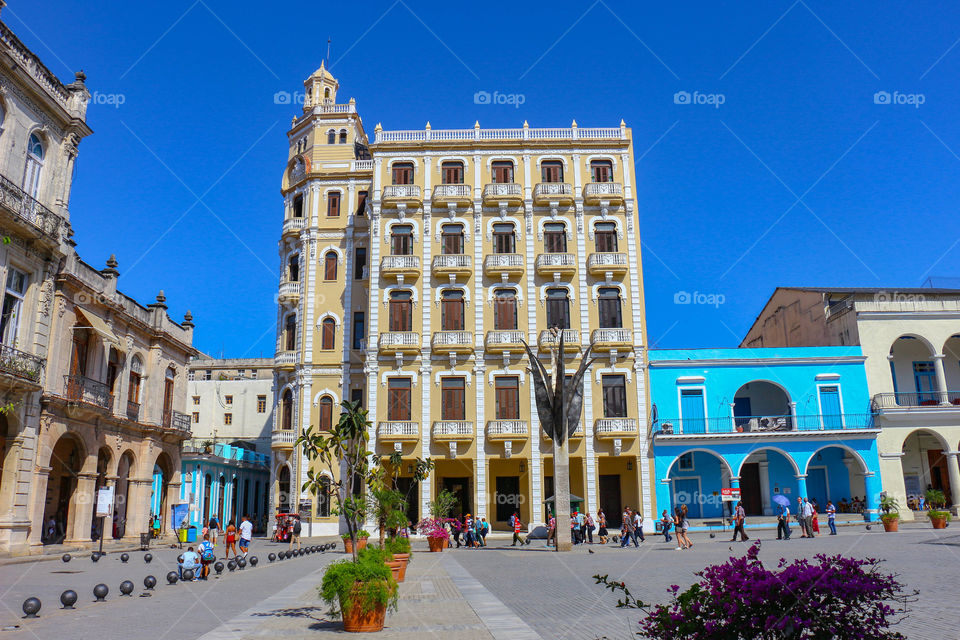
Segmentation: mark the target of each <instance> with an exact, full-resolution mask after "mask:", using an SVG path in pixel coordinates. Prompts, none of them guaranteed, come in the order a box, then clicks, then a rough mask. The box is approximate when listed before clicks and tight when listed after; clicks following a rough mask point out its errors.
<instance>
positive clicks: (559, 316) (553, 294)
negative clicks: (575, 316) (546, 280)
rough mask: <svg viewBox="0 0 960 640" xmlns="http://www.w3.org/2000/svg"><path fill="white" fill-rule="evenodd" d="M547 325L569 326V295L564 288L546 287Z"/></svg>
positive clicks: (552, 326) (565, 327) (561, 327)
mask: <svg viewBox="0 0 960 640" xmlns="http://www.w3.org/2000/svg"><path fill="white" fill-rule="evenodd" d="M547 327H548V328H550V329H552V328H554V327H557V328H560V329H569V328H570V297H569V296H568V295H567V290H566V289H560V288H557V289H547Z"/></svg>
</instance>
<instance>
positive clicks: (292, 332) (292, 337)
mask: <svg viewBox="0 0 960 640" xmlns="http://www.w3.org/2000/svg"><path fill="white" fill-rule="evenodd" d="M296 348H297V316H296V315H294V314H292V313H291V314H290V315H289V316H287V324H286V327H285V329H284V350H285V351H293V350H294V349H296Z"/></svg>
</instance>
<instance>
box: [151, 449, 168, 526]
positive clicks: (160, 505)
mask: <svg viewBox="0 0 960 640" xmlns="http://www.w3.org/2000/svg"><path fill="white" fill-rule="evenodd" d="M172 479H173V462H172V461H171V460H170V456H168V455H167V454H166V452H161V453H160V455H159V456H157V461H156V462H155V463H154V464H153V495H152V496H151V497H150V513H152V514H153V515H155V516H157V517H159V518H160V531H161V533H163V532H164V531H166V530H167V522H169V517H170V515H171V514H169V513H168V512H169V507H168V504H169V502H168V497H167V492H168V491H169V489H170V481H171V480H172Z"/></svg>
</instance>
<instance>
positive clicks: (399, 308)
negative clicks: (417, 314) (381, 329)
mask: <svg viewBox="0 0 960 640" xmlns="http://www.w3.org/2000/svg"><path fill="white" fill-rule="evenodd" d="M411 298H412V294H411V293H410V292H409V291H394V292H393V293H391V294H390V331H413V301H412V299H411Z"/></svg>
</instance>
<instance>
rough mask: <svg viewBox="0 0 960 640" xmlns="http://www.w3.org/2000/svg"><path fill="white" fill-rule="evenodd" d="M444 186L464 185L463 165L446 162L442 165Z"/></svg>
mask: <svg viewBox="0 0 960 640" xmlns="http://www.w3.org/2000/svg"><path fill="white" fill-rule="evenodd" d="M440 172H441V174H442V176H443V184H463V163H462V162H444V163H443V164H442V165H440Z"/></svg>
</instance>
